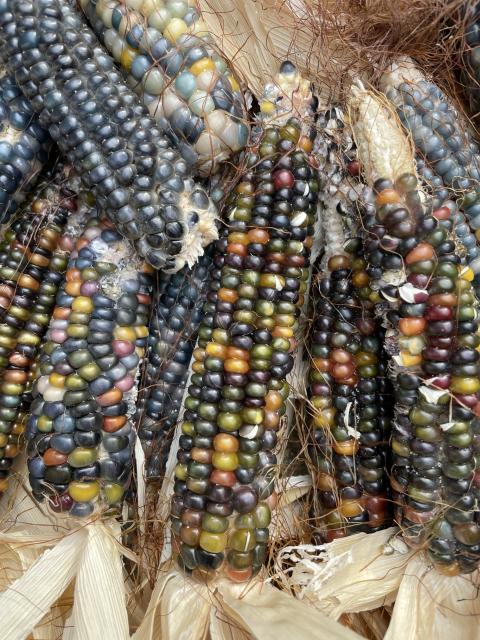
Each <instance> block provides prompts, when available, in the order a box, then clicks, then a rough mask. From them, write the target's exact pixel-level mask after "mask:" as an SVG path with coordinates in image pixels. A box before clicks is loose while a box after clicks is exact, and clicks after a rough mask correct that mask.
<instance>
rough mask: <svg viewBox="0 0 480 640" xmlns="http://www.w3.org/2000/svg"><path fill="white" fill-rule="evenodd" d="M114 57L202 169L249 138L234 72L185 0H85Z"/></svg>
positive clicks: (155, 115)
mask: <svg viewBox="0 0 480 640" xmlns="http://www.w3.org/2000/svg"><path fill="white" fill-rule="evenodd" d="M80 6H81V7H82V9H83V10H84V12H85V13H86V15H87V16H88V18H89V21H90V24H91V26H92V28H93V29H94V31H95V33H97V35H98V36H99V37H100V39H101V40H102V42H103V43H104V45H105V46H106V48H107V49H108V51H110V53H111V54H112V55H113V57H114V58H115V60H116V61H117V63H118V64H119V65H120V66H121V67H122V69H123V70H124V71H125V72H126V73H127V74H128V78H129V80H130V85H131V86H132V87H133V89H134V90H135V91H136V93H138V94H139V95H140V96H141V98H142V101H143V103H144V104H145V105H146V106H147V107H148V110H149V112H150V114H151V115H152V117H153V118H155V120H157V122H158V123H159V125H160V127H161V128H162V129H164V130H165V131H168V135H169V136H170V137H171V138H172V139H173V140H174V141H175V146H176V147H177V148H178V149H179V151H180V152H181V153H182V154H183V155H184V157H185V158H186V159H187V160H188V161H189V162H191V163H194V164H195V165H196V170H197V171H198V172H200V173H201V174H203V175H207V174H210V173H213V172H214V171H215V170H216V169H217V168H218V166H219V163H220V162H222V161H224V160H226V159H227V158H229V157H230V156H231V155H232V153H234V152H236V151H239V150H240V149H242V148H243V147H244V146H245V145H246V143H247V138H248V124H247V116H246V112H245V106H244V100H243V95H242V92H241V91H240V87H239V85H238V82H237V80H236V79H235V77H234V75H233V73H232V70H231V69H229V68H228V66H227V63H226V62H225V60H224V59H223V58H222V57H221V56H220V55H219V54H218V51H217V49H216V48H215V46H214V45H213V43H212V40H211V36H210V34H209V33H208V32H207V31H206V28H205V25H204V23H203V21H202V20H201V19H200V15H199V13H198V11H197V8H196V3H195V2H192V1H188V2H187V1H184V0H181V1H180V2H179V1H178V0H165V2H164V1H163V0H149V1H148V2H143V3H142V2H131V1H130V0H100V1H99V2H97V1H96V0H81V2H80Z"/></svg>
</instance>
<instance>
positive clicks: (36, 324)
mask: <svg viewBox="0 0 480 640" xmlns="http://www.w3.org/2000/svg"><path fill="white" fill-rule="evenodd" d="M64 178H65V176H64V175H63V172H62V171H58V172H57V175H56V184H53V185H50V186H49V188H48V189H47V190H46V192H43V193H41V194H40V195H41V196H42V198H41V199H40V198H38V199H37V200H35V203H41V205H42V208H43V215H44V216H47V215H49V216H50V218H51V219H52V221H55V220H56V221H57V223H58V222H59V223H60V224H59V226H58V229H59V230H61V229H62V226H63V223H64V219H65V216H66V215H68V219H67V221H66V224H65V229H64V230H63V231H62V236H61V237H60V238H59V240H58V242H57V244H56V248H55V249H54V250H53V251H52V252H51V257H50V259H49V261H48V265H45V268H44V269H42V271H43V273H42V278H41V280H40V286H39V289H38V292H37V293H36V298H35V302H34V309H33V310H32V313H31V314H30V316H29V318H28V320H27V321H26V322H25V325H24V327H23V330H22V331H21V332H20V333H19V334H18V336H17V339H16V344H15V348H14V349H13V351H12V352H11V354H10V356H9V358H8V365H7V366H6V367H5V369H4V371H2V372H1V374H0V443H1V446H0V491H2V492H3V491H4V490H5V489H6V487H7V482H8V480H7V476H8V473H9V469H10V467H11V465H12V462H13V459H14V458H15V456H16V455H17V454H18V452H19V450H20V447H21V445H22V444H23V442H22V440H23V433H24V429H25V425H26V422H27V419H28V416H29V407H30V402H31V394H30V391H31V385H32V380H33V379H34V377H35V370H36V358H37V354H38V352H39V350H40V345H41V341H42V338H43V337H44V335H45V333H46V332H47V329H48V324H49V321H50V318H51V315H52V313H53V310H54V307H55V299H56V295H57V291H58V290H59V287H60V285H61V284H62V281H63V277H64V273H65V270H66V268H67V262H68V256H69V254H70V251H71V249H72V248H73V243H74V241H75V239H76V237H78V235H79V234H80V231H81V227H82V225H83V224H84V223H85V222H86V216H85V213H84V211H79V212H78V213H72V211H74V210H75V209H76V197H75V195H74V192H73V191H70V188H71V187H74V186H75V185H74V184H73V182H72V180H70V181H69V182H68V183H66V184H64V183H63V181H64ZM62 179H63V180H62ZM54 180H55V178H54ZM52 195H53V196H56V200H52ZM46 196H47V197H48V199H47V198H46ZM52 213H53V214H54V215H52ZM17 246H19V245H17ZM39 251H40V248H39V247H37V248H36V251H35V250H33V251H32V252H31V255H30V260H31V264H35V263H36V262H38V257H39V256H40V255H41V256H42V257H43V258H44V260H45V257H46V256H47V255H48V253H50V252H48V251H43V252H42V253H39ZM45 262H46V260H45Z"/></svg>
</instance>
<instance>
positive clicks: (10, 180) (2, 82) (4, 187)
mask: <svg viewBox="0 0 480 640" xmlns="http://www.w3.org/2000/svg"><path fill="white" fill-rule="evenodd" d="M50 146H51V140H50V136H49V135H48V133H47V132H46V131H45V129H43V128H42V127H41V126H40V125H39V124H38V121H37V118H36V117H35V115H34V113H33V111H32V108H31V106H30V104H29V102H28V100H27V99H26V98H24V97H23V95H22V93H21V91H20V89H19V87H18V85H17V83H16V82H15V79H14V78H13V77H12V76H10V75H1V74H0V223H3V222H6V221H7V220H8V219H9V218H10V216H11V214H12V213H14V212H15V211H16V210H17V208H18V205H19V204H20V203H21V202H22V201H23V199H24V197H25V193H26V192H27V191H28V189H29V188H30V187H31V186H32V185H33V182H34V181H35V179H36V177H37V175H38V173H39V171H40V170H41V168H42V166H43V165H44V163H45V161H46V159H47V156H48V152H49V150H50Z"/></svg>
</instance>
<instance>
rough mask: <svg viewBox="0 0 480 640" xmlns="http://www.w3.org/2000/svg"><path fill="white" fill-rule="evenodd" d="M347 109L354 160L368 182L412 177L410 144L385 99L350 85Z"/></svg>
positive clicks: (413, 170) (413, 171)
mask: <svg viewBox="0 0 480 640" xmlns="http://www.w3.org/2000/svg"><path fill="white" fill-rule="evenodd" d="M347 106H348V111H349V119H350V123H351V126H352V129H353V135H354V138H355V142H356V145H357V149H358V159H359V161H360V165H361V166H362V167H363V169H364V171H365V174H366V177H367V180H368V182H369V183H370V184H373V183H374V182H375V181H376V180H378V179H379V178H385V177H387V178H389V179H391V180H395V179H397V178H398V177H400V176H401V175H403V174H415V161H414V151H413V146H412V143H411V141H410V139H409V138H408V137H407V136H406V134H405V133H404V131H403V129H402V126H401V124H400V122H399V121H398V119H397V117H396V115H395V113H394V112H393V111H392V110H391V109H390V108H389V107H388V106H387V103H386V101H385V99H383V100H382V98H381V97H380V96H379V95H377V94H376V93H374V92H373V91H371V90H368V89H365V88H364V87H363V85H358V84H353V85H352V87H351V92H350V98H349V100H348V105H347Z"/></svg>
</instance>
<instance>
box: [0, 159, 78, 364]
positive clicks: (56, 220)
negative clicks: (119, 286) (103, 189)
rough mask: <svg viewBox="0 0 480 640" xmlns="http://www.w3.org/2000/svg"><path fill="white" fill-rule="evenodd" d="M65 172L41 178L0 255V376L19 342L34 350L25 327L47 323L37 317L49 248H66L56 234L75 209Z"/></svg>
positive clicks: (44, 317)
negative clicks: (6, 246) (0, 261)
mask: <svg viewBox="0 0 480 640" xmlns="http://www.w3.org/2000/svg"><path fill="white" fill-rule="evenodd" d="M68 173H69V169H68V167H64V166H61V167H59V168H58V169H57V170H56V171H55V172H54V173H53V175H52V174H50V175H46V176H45V179H46V180H47V184H46V186H45V185H43V186H40V187H39V188H38V189H37V190H36V194H35V195H34V196H33V197H32V200H31V202H30V203H29V205H28V206H27V207H25V209H24V210H23V211H22V216H21V218H19V221H18V224H16V225H15V232H14V234H13V236H12V237H11V240H10V243H9V245H8V248H7V249H6V251H5V257H4V262H3V264H2V266H1V267H0V372H1V371H3V370H4V369H5V367H6V366H7V365H8V363H9V361H10V360H9V359H10V357H11V356H12V352H13V351H14V349H15V348H16V346H18V342H19V341H20V343H21V342H22V340H27V341H30V345H31V348H32V349H34V348H35V347H36V346H37V344H38V342H39V338H36V337H34V335H30V332H29V327H36V328H38V329H39V328H40V326H43V325H44V324H45V323H47V324H48V321H49V317H48V315H45V314H42V313H39V311H38V304H39V300H40V298H41V295H42V288H43V285H42V282H43V280H44V277H45V275H46V274H47V273H48V271H49V269H50V267H51V266H52V260H53V255H54V252H55V250H56V249H57V248H58V249H60V250H63V249H66V246H65V243H66V242H67V240H66V239H64V238H62V237H61V236H62V230H63V228H64V226H65V222H66V220H67V216H68V215H69V213H70V212H71V211H72V210H74V209H75V202H74V201H73V200H72V197H71V196H72V195H73V192H72V191H71V190H70V189H69V187H68V184H66V176H68ZM45 286H46V285H45ZM34 333H35V332H34ZM25 352H26V355H27V352H28V348H27V346H25ZM27 357H28V356H27Z"/></svg>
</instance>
